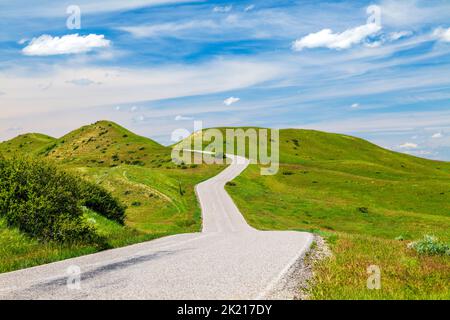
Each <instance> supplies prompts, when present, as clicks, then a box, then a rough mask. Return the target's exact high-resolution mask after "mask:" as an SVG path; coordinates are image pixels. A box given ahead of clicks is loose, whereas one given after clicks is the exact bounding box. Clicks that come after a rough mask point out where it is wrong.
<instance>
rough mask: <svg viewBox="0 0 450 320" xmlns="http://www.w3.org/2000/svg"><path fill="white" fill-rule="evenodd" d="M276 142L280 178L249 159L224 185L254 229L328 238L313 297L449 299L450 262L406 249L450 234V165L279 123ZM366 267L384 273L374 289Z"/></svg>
mask: <svg viewBox="0 0 450 320" xmlns="http://www.w3.org/2000/svg"><path fill="white" fill-rule="evenodd" d="M280 140H281V144H280V159H281V166H280V170H279V172H278V174H277V175H274V176H261V175H260V170H259V167H258V166H257V165H251V166H250V167H249V168H248V169H247V170H246V171H245V172H244V173H243V174H242V175H241V176H239V177H238V178H237V179H235V180H234V181H233V182H234V183H235V185H234V186H231V185H228V186H227V187H226V189H227V190H228V192H229V193H230V194H231V196H232V197H233V199H234V201H235V202H236V204H237V205H238V207H239V208H240V209H241V211H242V212H243V214H244V216H245V218H246V219H247V221H248V222H249V223H250V224H251V225H252V226H254V227H256V228H258V229H263V230H307V231H322V232H323V231H324V232H326V234H332V235H333V240H334V241H331V242H332V244H331V247H332V250H333V252H334V254H335V258H333V259H332V260H329V261H326V262H324V263H322V264H321V265H320V267H319V268H318V270H317V278H318V279H319V281H318V283H317V285H316V286H315V288H314V290H313V292H312V293H313V294H312V297H313V298H317V299H359V298H385V299H395V298H399V299H406V298H407V299H409V298H414V297H415V298H426V297H428V298H447V299H448V298H450V295H449V283H448V279H449V278H450V271H449V270H450V259H449V258H448V257H424V256H421V255H417V254H416V253H415V252H414V251H413V250H410V249H407V243H408V242H409V241H408V240H415V239H419V238H422V237H423V236H424V235H425V234H431V235H435V236H437V237H439V238H440V239H441V240H442V241H444V242H447V243H448V242H449V241H450V234H449V232H448V230H450V188H449V185H450V175H449V173H450V164H449V163H445V162H438V161H431V160H425V159H420V158H416V157H412V156H408V155H404V154H400V153H395V152H391V151H388V150H384V149H382V148H380V147H377V146H375V145H373V144H370V143H368V142H366V141H364V140H362V139H358V138H353V137H349V136H345V135H337V134H328V133H323V132H318V131H309V130H292V129H289V130H281V132H280ZM398 237H400V238H403V239H405V240H407V241H403V242H402V241H398V240H395V239H396V238H398ZM349 248H351V249H349ZM403 261H409V262H411V263H412V264H415V267H414V268H412V269H411V270H408V271H406V269H405V268H404V267H402V263H403ZM371 264H379V265H380V266H381V267H382V270H384V271H382V281H383V282H384V286H383V288H382V290H380V291H377V292H373V291H370V290H368V289H367V288H366V286H365V281H366V280H365V279H367V277H368V276H367V275H366V268H367V266H369V265H371ZM430 274H432V276H430ZM445 279H447V281H445ZM440 280H442V284H439V285H438V284H437V282H438V281H440Z"/></svg>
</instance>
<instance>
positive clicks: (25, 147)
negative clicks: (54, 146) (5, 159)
mask: <svg viewBox="0 0 450 320" xmlns="http://www.w3.org/2000/svg"><path fill="white" fill-rule="evenodd" d="M55 141H56V139H55V138H52V137H49V136H46V135H44V134H40V133H27V134H22V135H20V136H18V137H16V138H14V139H11V140H9V141H5V142H3V143H0V153H2V154H6V155H8V154H15V153H26V154H34V153H36V152H37V151H38V150H40V149H42V148H43V147H45V146H47V145H49V144H51V143H54V142H55Z"/></svg>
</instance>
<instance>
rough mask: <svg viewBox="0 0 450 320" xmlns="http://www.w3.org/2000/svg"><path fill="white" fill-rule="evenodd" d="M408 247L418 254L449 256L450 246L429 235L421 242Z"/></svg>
mask: <svg viewBox="0 0 450 320" xmlns="http://www.w3.org/2000/svg"><path fill="white" fill-rule="evenodd" d="M408 247H409V248H410V249H413V250H415V251H416V252H417V253H419V254H425V255H448V256H450V246H449V245H448V244H446V243H444V242H441V241H439V239H438V238H436V237H434V236H430V235H425V236H424V237H423V238H422V239H421V240H418V241H414V242H411V243H409V244H408Z"/></svg>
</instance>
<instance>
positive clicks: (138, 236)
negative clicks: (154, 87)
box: [0, 121, 223, 272]
mask: <svg viewBox="0 0 450 320" xmlns="http://www.w3.org/2000/svg"><path fill="white" fill-rule="evenodd" d="M37 141H39V143H37ZM7 150H9V151H7ZM0 152H1V155H4V156H6V157H21V156H30V155H31V156H34V157H38V158H40V159H44V160H48V161H50V162H53V163H55V164H57V165H58V166H59V167H61V168H62V169H64V170H66V171H69V172H72V173H75V174H76V175H77V176H79V177H82V178H84V179H85V180H88V181H91V182H94V183H96V184H99V185H101V186H103V187H105V188H106V189H107V190H109V191H110V192H111V193H112V194H113V195H114V196H115V197H117V198H118V199H120V200H121V202H122V203H124V204H125V205H126V206H127V210H126V215H127V217H126V221H125V226H121V225H119V224H117V223H115V222H113V221H109V220H108V219H105V218H104V217H102V216H100V215H98V214H96V213H95V212H93V211H91V210H86V212H85V218H86V219H89V221H95V226H96V228H97V229H98V230H99V233H100V234H101V235H102V236H104V237H106V238H107V241H108V245H109V246H110V247H120V246H124V245H127V244H132V243H136V242H140V241H145V240H149V239H154V238H157V237H161V236H165V235H170V234H176V233H187V232H194V231H198V230H200V227H201V213H200V208H199V206H198V204H197V200H196V197H195V191H194V186H195V185H196V184H197V183H199V182H200V181H202V180H205V179H207V178H209V177H211V176H213V175H215V174H217V173H218V172H219V171H220V170H222V168H223V167H222V166H218V165H216V166H206V165H192V166H186V165H177V164H175V163H173V162H172V161H171V148H170V147H165V146H162V145H160V144H158V143H157V142H155V141H153V140H151V139H148V138H145V137H141V136H138V135H136V134H134V133H132V132H130V131H128V130H126V129H125V128H123V127H121V126H119V125H117V124H115V123H113V122H108V121H99V122H96V123H94V124H91V125H87V126H84V127H81V128H79V129H77V130H74V131H72V132H70V133H68V134H66V135H64V136H63V137H61V138H59V139H55V138H50V137H47V136H44V135H38V134H26V135H22V136H20V137H17V138H15V139H12V140H9V141H6V142H3V143H0ZM0 247H1V248H3V249H2V259H1V261H0V272H5V271H11V270H15V269H20V268H23V267H29V266H33V265H36V264H42V263H47V262H51V261H57V260H60V259H64V258H67V257H73V256H77V255H80V254H86V253H90V252H95V251H97V250H98V248H96V247H92V246H85V245H72V246H62V245H60V244H59V243H52V242H47V243H43V242H39V241H38V240H36V239H33V238H30V237H27V236H25V235H23V234H21V233H20V232H19V231H18V230H15V229H11V228H8V227H7V226H6V224H5V223H4V221H1V220H0Z"/></svg>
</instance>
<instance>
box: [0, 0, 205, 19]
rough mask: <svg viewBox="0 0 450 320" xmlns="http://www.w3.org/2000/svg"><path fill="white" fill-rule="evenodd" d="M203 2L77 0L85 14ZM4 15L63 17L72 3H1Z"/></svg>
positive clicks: (24, 1)
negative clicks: (37, 4)
mask: <svg viewBox="0 0 450 320" xmlns="http://www.w3.org/2000/svg"><path fill="white" fill-rule="evenodd" d="M202 1H203V0H126V1H124V0H107V1H105V0H103V1H92V0H77V1H76V5H78V6H79V7H80V8H81V10H82V13H83V14H86V13H89V14H91V13H97V12H113V11H123V10H132V9H137V8H143V7H151V6H161V5H170V4H176V3H187V2H189V3H193V2H202ZM1 4H2V15H3V14H4V15H5V16H14V17H17V16H21V17H49V16H56V17H61V15H62V14H64V13H65V11H66V7H67V5H68V4H70V2H67V1H57V2H55V1H47V0H44V1H40V3H39V9H38V10H37V9H36V7H35V6H30V3H29V0H15V1H1Z"/></svg>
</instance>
